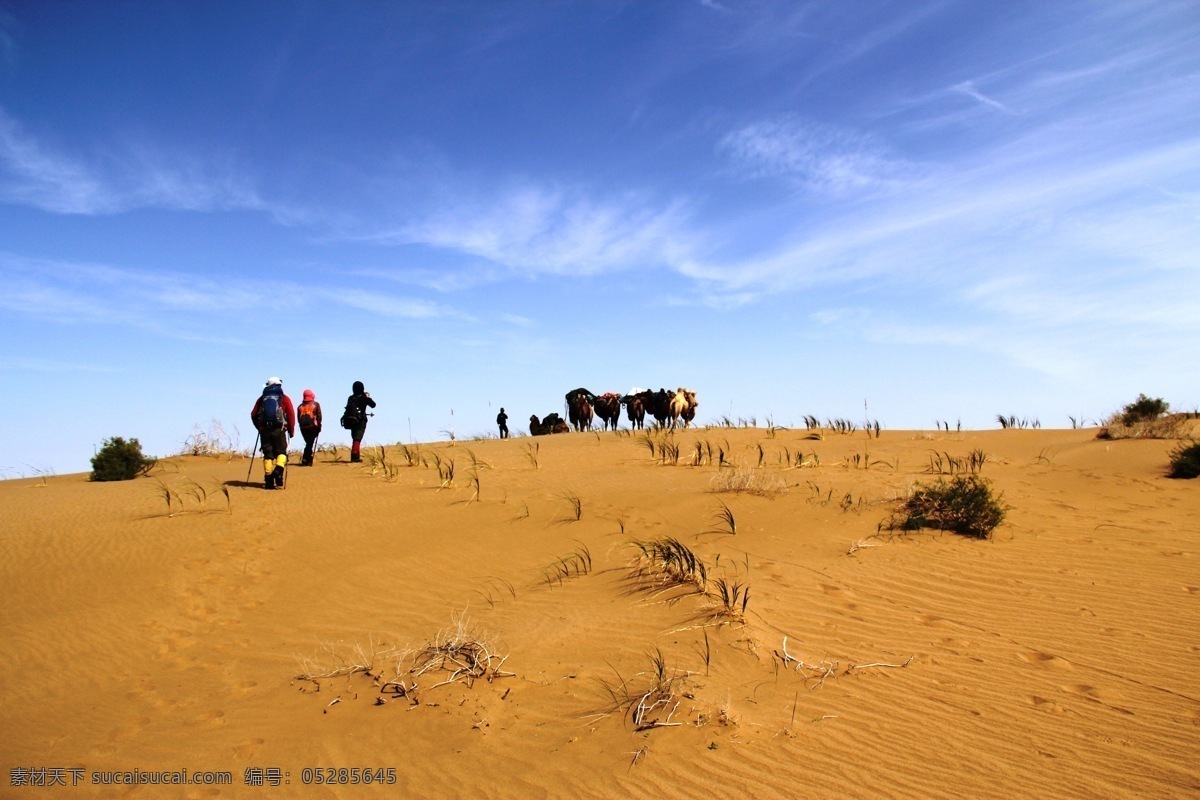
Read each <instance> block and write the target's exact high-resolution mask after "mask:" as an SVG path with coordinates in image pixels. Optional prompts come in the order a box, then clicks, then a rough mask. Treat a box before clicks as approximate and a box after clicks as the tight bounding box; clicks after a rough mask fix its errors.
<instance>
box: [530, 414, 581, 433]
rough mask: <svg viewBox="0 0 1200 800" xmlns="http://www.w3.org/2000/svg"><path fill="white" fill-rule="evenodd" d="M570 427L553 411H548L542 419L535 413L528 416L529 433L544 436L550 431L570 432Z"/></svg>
mask: <svg viewBox="0 0 1200 800" xmlns="http://www.w3.org/2000/svg"><path fill="white" fill-rule="evenodd" d="M570 432H571V427H570V426H569V425H567V423H565V422H563V418H562V417H560V416H559V415H558V414H557V413H555V412H553V411H552V412H550V413H549V414H547V415H546V418H545V419H544V420H538V418H537V414H533V415H531V416H530V417H529V435H530V436H546V435H548V434H551V433H570Z"/></svg>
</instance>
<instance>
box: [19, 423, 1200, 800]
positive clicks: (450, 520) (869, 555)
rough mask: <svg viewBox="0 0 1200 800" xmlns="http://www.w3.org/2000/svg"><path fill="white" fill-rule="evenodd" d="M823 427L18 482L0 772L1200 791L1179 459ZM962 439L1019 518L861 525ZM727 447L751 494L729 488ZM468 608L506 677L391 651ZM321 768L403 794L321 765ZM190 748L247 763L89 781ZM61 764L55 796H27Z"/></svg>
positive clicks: (1191, 484) (898, 790)
mask: <svg viewBox="0 0 1200 800" xmlns="http://www.w3.org/2000/svg"><path fill="white" fill-rule="evenodd" d="M807 434H808V432H807V431H803V430H779V431H777V432H775V433H774V434H773V435H772V434H769V433H768V432H767V431H764V430H761V429H726V428H708V429H704V428H701V429H692V430H687V431H679V432H677V433H676V434H675V435H674V437H673V441H674V443H675V444H676V445H678V447H679V450H680V456H679V460H678V464H676V465H666V464H663V463H662V461H661V460H660V458H659V457H658V456H659V453H661V443H662V442H663V441H667V440H666V439H665V438H664V437H663V436H662V435H656V436H654V437H651V440H650V441H651V442H652V443H654V444H655V446H656V447H655V452H654V455H652V454H651V450H650V446H649V445H648V443H647V440H646V437H645V436H643V435H642V434H633V435H628V434H611V433H605V434H570V435H564V436H556V437H542V438H538V439H530V438H522V439H510V440H507V441H495V440H490V441H479V442H458V443H456V444H454V445H450V444H448V443H440V444H435V445H422V446H421V447H420V453H421V458H423V460H424V462H425V464H424V465H422V464H421V463H420V461H419V460H418V462H417V464H416V465H415V466H411V467H410V466H406V465H405V463H406V462H405V459H404V458H403V457H402V454H401V452H400V449H399V448H398V447H390V448H388V449H387V451H386V455H387V461H388V462H389V463H388V465H386V466H385V465H381V464H378V463H376V464H371V463H364V464H349V463H346V461H345V458H346V455H345V451H342V453H341V455H340V456H338V455H336V454H330V453H325V454H322V456H321V457H319V458H318V461H317V464H316V466H315V467H313V468H310V469H301V468H298V467H294V468H292V469H291V471H290V476H289V486H288V489H287V490H286V491H282V492H264V491H262V490H261V489H259V488H257V487H256V486H250V485H242V482H243V479H244V478H245V476H246V471H247V467H248V466H249V465H248V463H247V461H246V460H245V459H244V458H234V459H229V458H203V457H179V458H172V459H169V460H166V461H164V462H162V463H161V464H160V466H159V468H157V469H156V470H155V471H154V473H153V474H152V475H151V476H150V477H149V478H140V479H137V480H134V481H128V482H122V483H108V484H96V483H90V482H89V481H88V480H87V476H86V475H70V476H60V477H50V478H47V479H44V480H43V479H38V480H11V481H5V482H2V483H0V508H3V509H4V519H5V523H4V530H3V532H2V533H0V575H2V578H0V580H2V581H3V586H4V603H3V604H2V605H0V635H2V636H3V640H4V642H5V647H4V648H3V650H2V651H0V686H2V687H3V689H2V692H0V730H3V731H4V736H3V745H2V746H0V755H2V756H3V757H2V758H0V761H2V762H3V764H4V767H5V769H6V770H7V774H6V775H5V777H4V781H5V783H4V785H5V787H6V789H5V791H4V792H3V794H4V796H26V795H28V796H49V795H50V794H51V793H52V791H57V792H60V793H62V794H64V795H66V794H68V793H69V794H70V796H72V797H99V796H105V797H111V796H130V797H165V796H173V797H196V798H204V797H246V796H255V797H266V796H288V797H293V796H295V797H339V798H356V797H384V796H389V797H390V796H406V797H430V798H432V797H466V796H472V797H505V798H507V797H571V798H589V797H612V796H632V797H695V796H700V795H720V794H723V793H731V794H736V795H737V796H748V797H781V796H791V797H806V796H813V797H816V796H836V797H873V798H874V797H918V796H919V797H982V798H990V797H995V798H1001V797H1004V798H1008V797H1080V798H1085V797H1089V798H1090V797H1195V796H1196V793H1197V792H1200V767H1198V764H1200V761H1198V759H1197V753H1198V752H1200V634H1198V633H1197V632H1198V631H1200V567H1198V566H1197V560H1196V557H1197V554H1198V553H1200V491H1198V490H1200V484H1197V482H1196V481H1177V480H1169V479H1166V478H1165V477H1163V475H1164V471H1165V465H1166V454H1167V452H1168V451H1169V450H1170V448H1171V446H1172V443H1171V442H1164V441H1100V440H1097V439H1096V438H1095V431H1046V430H1004V431H989V432H966V433H961V434H959V433H947V432H939V433H921V432H902V431H884V432H883V434H882V436H881V437H880V438H877V439H876V438H870V439H868V438H867V437H866V436H864V434H863V433H862V432H858V433H855V434H853V435H849V436H843V435H838V434H834V433H829V432H826V433H825V436H824V438H823V439H820V440H815V439H809V438H807ZM697 443H700V446H701V450H702V453H703V456H704V459H703V460H704V462H705V463H703V464H701V465H699V466H692V465H691V464H692V459H693V457H694V454H695V452H696V451H695V446H696V444H697ZM535 445H536V447H537V450H536V452H531V449H530V448H532V447H534V446H535ZM708 446H711V447H712V451H713V453H714V458H713V460H714V461H716V460H719V459H718V458H716V455H717V454H723V455H724V457H725V459H726V461H728V462H731V463H733V464H734V465H735V467H718V466H716V465H714V464H713V463H711V462H709V460H708ZM759 448H761V455H760V449H759ZM975 449H979V450H982V451H984V452H985V453H986V454H987V456H988V460H987V462H986V464H985V466H984V468H983V471H982V474H983V476H984V477H986V478H988V479H990V480H991V481H993V483H994V485H995V488H996V489H997V490H999V491H1002V492H1003V496H1004V501H1005V502H1006V503H1007V504H1008V505H1009V506H1010V507H1011V510H1010V512H1009V515H1008V518H1007V520H1006V522H1005V524H1003V525H1002V526H1001V527H1000V528H998V529H997V531H996V533H995V536H994V537H993V538H992V539H991V540H988V541H976V540H970V539H964V538H961V537H958V536H955V535H952V534H943V533H935V532H919V533H914V534H911V535H907V536H878V535H876V533H877V526H878V524H879V523H880V522H881V521H882V520H884V519H885V518H887V517H888V516H889V514H890V513H891V512H892V510H893V509H894V508H895V502H894V501H895V499H896V498H898V497H901V496H903V495H904V493H905V492H906V491H907V490H908V488H909V487H910V486H911V485H912V484H913V482H914V481H930V480H932V479H933V476H932V475H930V474H929V473H928V472H927V468H928V466H929V463H930V456H931V452H932V451H937V452H938V453H941V454H949V455H951V456H956V457H959V456H965V455H966V454H968V453H969V452H970V451H972V450H975ZM798 453H799V454H800V456H801V457H800V459H797V458H796V456H797V454H798ZM435 454H436V455H437V458H438V459H440V460H441V462H442V464H443V470H444V467H445V465H446V464H447V463H448V462H449V461H450V460H453V462H454V465H455V477H454V482H453V485H447V486H443V485H442V484H443V480H442V479H441V478H439V474H438V471H437V469H436V468H435V464H434V463H433V456H434V455H435ZM797 460H799V461H800V463H802V464H805V466H802V467H797V466H795V465H796V463H797ZM856 462H857V463H856ZM760 464H761V466H759V465H760ZM864 464H866V465H869V466H867V467H866V468H864V466H863V465H864ZM738 467H740V468H741V469H743V470H750V469H751V468H757V469H758V470H759V471H758V472H757V473H756V475H755V478H756V479H757V480H759V481H761V485H762V486H764V487H766V494H765V495H763V496H760V495H753V494H745V493H728V492H725V493H717V492H714V491H713V489H714V480H720V476H722V475H727V474H729V473H730V472H731V471H732V470H733V469H735V468H738ZM746 474H749V473H746ZM253 477H254V478H258V477H259V474H258V471H257V469H256V470H255V472H254V475H253ZM473 477H477V478H478V486H476V485H475V484H474V482H473ZM223 486H224V487H225V489H227V490H228V498H227V497H226V495H225V493H224V492H223V491H222V487H223ZM164 487H165V488H167V489H169V490H171V491H172V492H174V494H175V496H174V497H173V499H172V501H171V505H170V507H169V508H168V505H167V503H166V502H165V499H164V494H163V489H164ZM196 487H201V488H199V489H198V488H196ZM576 503H577V506H576ZM722 503H724V504H726V506H727V508H728V509H729V511H730V512H732V514H733V515H734V519H735V523H736V532H735V533H730V532H729V530H728V524H727V520H722V519H720V518H719V513H720V512H721V510H722V508H721V504H722ZM168 512H169V513H168ZM664 537H673V538H675V539H677V540H678V541H679V542H681V543H683V544H684V545H686V546H687V547H688V548H690V549H691V550H692V551H693V552H694V553H695V554H696V555H697V556H698V557H699V558H700V559H701V561H702V562H703V563H704V565H705V566H706V568H707V571H708V578H709V581H710V582H712V581H715V580H716V579H717V578H722V579H724V580H725V581H726V582H727V586H731V587H734V586H735V587H736V588H737V589H738V591H739V592H740V591H744V590H745V589H746V587H748V588H749V591H750V596H749V600H748V602H747V603H746V606H745V610H746V618H745V621H744V623H743V622H739V621H736V620H731V619H730V618H729V617H720V616H714V615H717V614H718V609H717V608H716V606H714V605H713V603H712V601H711V600H706V599H705V598H703V597H701V596H699V595H697V594H695V593H689V592H687V591H685V590H684V589H683V588H675V589H668V590H666V591H655V590H654V589H653V588H652V587H650V586H649V585H648V583H647V581H646V580H634V579H632V578H631V577H630V569H629V565H630V563H631V560H632V559H633V558H634V556H635V553H636V548H635V547H634V545H633V542H635V541H643V542H645V541H650V540H653V539H656V538H664ZM589 560H590V565H589V564H588V561H589ZM741 597H742V595H740V594H739V599H740V598H741ZM456 624H457V625H459V626H461V627H462V628H463V629H464V631H465V632H466V633H467V634H469V635H470V637H471V641H475V642H479V643H483V644H486V645H488V646H489V647H490V652H492V653H494V654H495V655H497V656H502V655H504V656H507V659H506V660H505V661H503V663H502V664H500V663H499V661H498V660H497V661H495V662H493V666H495V668H496V670H498V672H499V673H500V675H501V676H499V677H495V679H494V680H491V681H488V680H486V679H483V678H481V679H479V680H476V681H474V682H473V683H472V684H471V685H467V684H466V683H465V682H464V681H462V680H457V681H453V682H450V683H447V684H445V685H441V686H437V685H435V684H437V683H439V682H441V681H446V680H448V679H450V678H451V677H452V673H450V672H442V671H430V672H427V673H425V674H423V675H421V676H419V677H415V678H414V676H413V675H412V674H411V673H410V672H407V671H406V670H407V669H408V668H410V667H411V666H412V665H413V663H414V661H413V659H414V658H417V657H419V652H420V651H421V649H422V648H424V647H426V646H428V645H430V644H431V643H432V644H438V643H439V642H442V641H443V640H441V639H439V638H438V637H439V632H442V634H443V635H446V632H447V631H450V630H451V629H453V628H454V627H455V625H456ZM785 640H786V645H785ZM785 648H786V650H785ZM401 653H407V655H406V657H405V658H404V659H403V660H401V659H400V658H399V654H401ZM371 656H374V657H373V658H371ZM656 657H658V658H659V659H660V663H659V665H658V666H657V667H656V666H655V663H654V659H655V658H656ZM368 661H370V662H371V664H370V666H371V667H372V671H371V674H370V676H368V675H367V674H364V673H363V672H357V673H354V674H349V675H345V674H343V675H338V676H335V677H328V678H317V679H315V680H302V679H299V678H298V677H297V676H298V675H300V674H301V673H308V674H312V673H322V672H334V671H336V670H337V669H338V668H339V667H346V666H351V665H354V664H358V663H360V662H361V663H362V664H364V665H366V663H367V662H368ZM798 662H802V663H803V665H804V669H803V670H799V669H797V666H798ZM656 669H657V670H658V671H659V674H656ZM507 673H511V675H509V674H507ZM461 677H462V676H460V678H461ZM389 680H403V681H404V682H405V683H404V686H405V688H406V689H411V688H412V683H413V682H414V680H415V682H416V683H417V688H416V689H415V690H413V691H408V692H407V693H406V694H405V693H401V692H399V691H398V690H394V691H392V692H391V693H387V694H381V692H380V688H379V684H380V683H383V682H386V681H389ZM655 684H658V685H660V686H665V687H666V689H667V690H668V696H667V705H665V706H661V707H659V708H657V709H656V710H654V711H652V712H650V713H649V714H648V715H647V716H646V717H645V718H644V721H645V720H648V719H657V720H659V721H660V722H669V723H670V724H667V725H662V726H659V727H653V728H649V729H646V730H640V731H639V730H636V729H635V725H634V722H633V719H632V716H633V712H634V709H635V708H636V700H637V699H638V698H640V697H642V696H643V695H647V694H648V693H649V692H650V691H651V689H652V688H653V687H654V685H655ZM622 696H624V697H628V698H630V699H631V700H633V701H635V702H634V704H633V706H634V707H633V708H631V707H625V708H616V707H615V702H614V697H617V698H620V697H622ZM651 697H652V696H651ZM671 706H674V708H673V713H671V715H670V717H669V718H668V717H667V716H666V711H667V710H669V709H670V707H671ZM675 723H678V724H675ZM330 768H333V769H334V770H336V769H339V768H345V769H347V770H349V769H350V768H358V769H370V770H372V771H374V770H387V769H391V770H393V771H394V772H393V773H392V776H391V779H392V780H394V784H391V785H386V786H382V787H381V786H378V785H374V783H373V781H374V779H375V778H376V777H377V775H376V773H374V772H373V773H372V776H371V777H372V785H364V784H362V783H359V784H357V785H353V784H350V783H349V780H350V779H351V778H350V773H348V772H347V773H346V774H345V775H342V776H339V775H338V774H337V773H336V772H334V773H333V774H332V776H331V777H332V780H333V782H334V785H329V784H324V785H315V784H314V783H312V781H314V780H316V778H317V777H318V776H319V777H326V776H327V775H328V772H327V771H328V770H329V769H330ZM183 769H187V770H189V775H194V774H195V773H196V772H198V771H214V772H218V771H226V772H229V773H231V775H232V778H233V784H232V785H225V786H202V785H186V786H176V787H173V788H171V789H166V790H164V789H163V787H161V786H149V785H142V786H133V787H128V786H124V787H113V786H101V785H95V784H94V783H93V782H92V777H93V773H94V772H100V771H103V772H119V771H122V770H161V771H171V770H183ZM248 769H249V770H261V772H253V771H252V772H250V773H247V770H248ZM25 770H34V771H35V772H29V773H27V772H25ZM36 770H43V772H41V773H37V772H36ZM46 770H50V771H51V772H50V773H49V775H51V776H55V777H60V778H62V779H63V780H64V781H65V782H66V783H67V784H68V787H67V788H59V789H57V790H49V789H46V790H35V789H28V790H22V789H19V788H17V787H14V786H13V785H12V784H13V782H14V780H24V779H25V778H26V777H27V776H28V777H29V779H30V780H34V779H46V778H47V773H46V772H45V771H46ZM70 770H79V772H75V773H72V772H70ZM306 770H320V772H319V775H318V773H315V772H306ZM39 776H40V777H39ZM260 776H262V777H264V779H265V780H266V781H267V782H268V784H269V783H270V781H271V780H272V779H276V778H277V779H279V780H281V781H283V782H286V783H287V788H286V791H282V793H279V792H278V791H276V792H272V791H271V790H270V789H269V788H258V787H252V786H248V785H246V780H247V778H248V777H249V778H250V779H251V780H254V779H257V778H258V777H260ZM378 777H382V778H383V779H384V780H385V781H386V780H388V779H389V776H388V775H387V773H386V772H384V773H381V774H379V775H378ZM73 778H77V779H78V785H77V786H75V787H74V788H70V786H69V785H70V783H72V780H73ZM339 780H344V781H346V782H345V783H341V784H339V783H338V781H339ZM359 780H360V781H361V780H362V778H361V774H360V777H359Z"/></svg>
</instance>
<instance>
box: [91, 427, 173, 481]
mask: <svg viewBox="0 0 1200 800" xmlns="http://www.w3.org/2000/svg"><path fill="white" fill-rule="evenodd" d="M157 463H158V460H157V459H154V458H149V457H147V456H144V455H142V445H141V443H140V442H139V441H138V440H137V439H130V440H129V441H125V440H124V439H123V438H121V437H120V436H114V437H113V438H111V439H105V440H104V444H103V445H101V447H100V450H99V451H98V452H97V453H96V455H95V456H94V457H93V458H92V480H94V481H128V480H133V479H134V478H136V477H137V476H138V475H145V474H146V473H147V472H149V471H150V470H152V469H154V465H155V464H157Z"/></svg>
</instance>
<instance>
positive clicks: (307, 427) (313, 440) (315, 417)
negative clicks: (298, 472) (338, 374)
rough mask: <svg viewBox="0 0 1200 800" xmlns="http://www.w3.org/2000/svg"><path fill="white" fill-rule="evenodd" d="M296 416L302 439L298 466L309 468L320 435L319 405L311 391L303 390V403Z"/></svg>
mask: <svg viewBox="0 0 1200 800" xmlns="http://www.w3.org/2000/svg"><path fill="white" fill-rule="evenodd" d="M296 416H297V417H298V418H299V422H300V435H301V436H303V437H304V456H303V457H302V458H301V459H300V466H302V467H311V466H312V465H313V450H314V449H315V447H316V444H317V437H318V436H320V435H321V404H320V403H318V402H317V396H316V395H315V394H313V390H312V389H305V390H304V402H302V403H301V404H300V407H299V408H297V409H296Z"/></svg>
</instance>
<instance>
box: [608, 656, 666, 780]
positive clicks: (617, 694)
mask: <svg viewBox="0 0 1200 800" xmlns="http://www.w3.org/2000/svg"><path fill="white" fill-rule="evenodd" d="M649 658H650V663H651V670H650V671H649V672H644V673H639V674H638V677H639V678H641V677H645V678H646V679H647V680H646V681H645V682H642V681H639V684H641V685H639V686H638V687H637V688H634V687H632V686H630V684H629V682H627V681H626V680H625V679H624V678H623V677H621V674H620V673H619V672H617V671H616V669H615V668H614V669H613V673H614V674H615V675H616V680H615V681H607V680H603V679H600V686H601V688H602V689H603V690H604V692H605V694H606V695H607V696H608V701H609V704H608V706H607V708H606V709H605V710H604V712H603V714H602V715H603V716H607V715H609V714H614V713H620V714H621V715H622V717H623V718H624V719H625V720H626V721H627V722H630V723H632V724H633V729H634V730H635V731H646V730H650V729H652V728H668V727H677V726H679V725H682V724H683V723H682V722H672V720H671V718H672V717H673V716H674V714H675V712H676V711H677V710H678V709H679V705H680V703H681V702H683V689H682V686H683V682H684V680H685V679H686V678H687V673H680V672H678V671H677V670H675V669H670V668H668V667H667V660H666V657H665V656H664V655H663V653H662V650H660V649H659V648H657V647H655V648H654V652H653V653H650V654H649ZM636 760H637V757H636V756H635V763H636Z"/></svg>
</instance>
